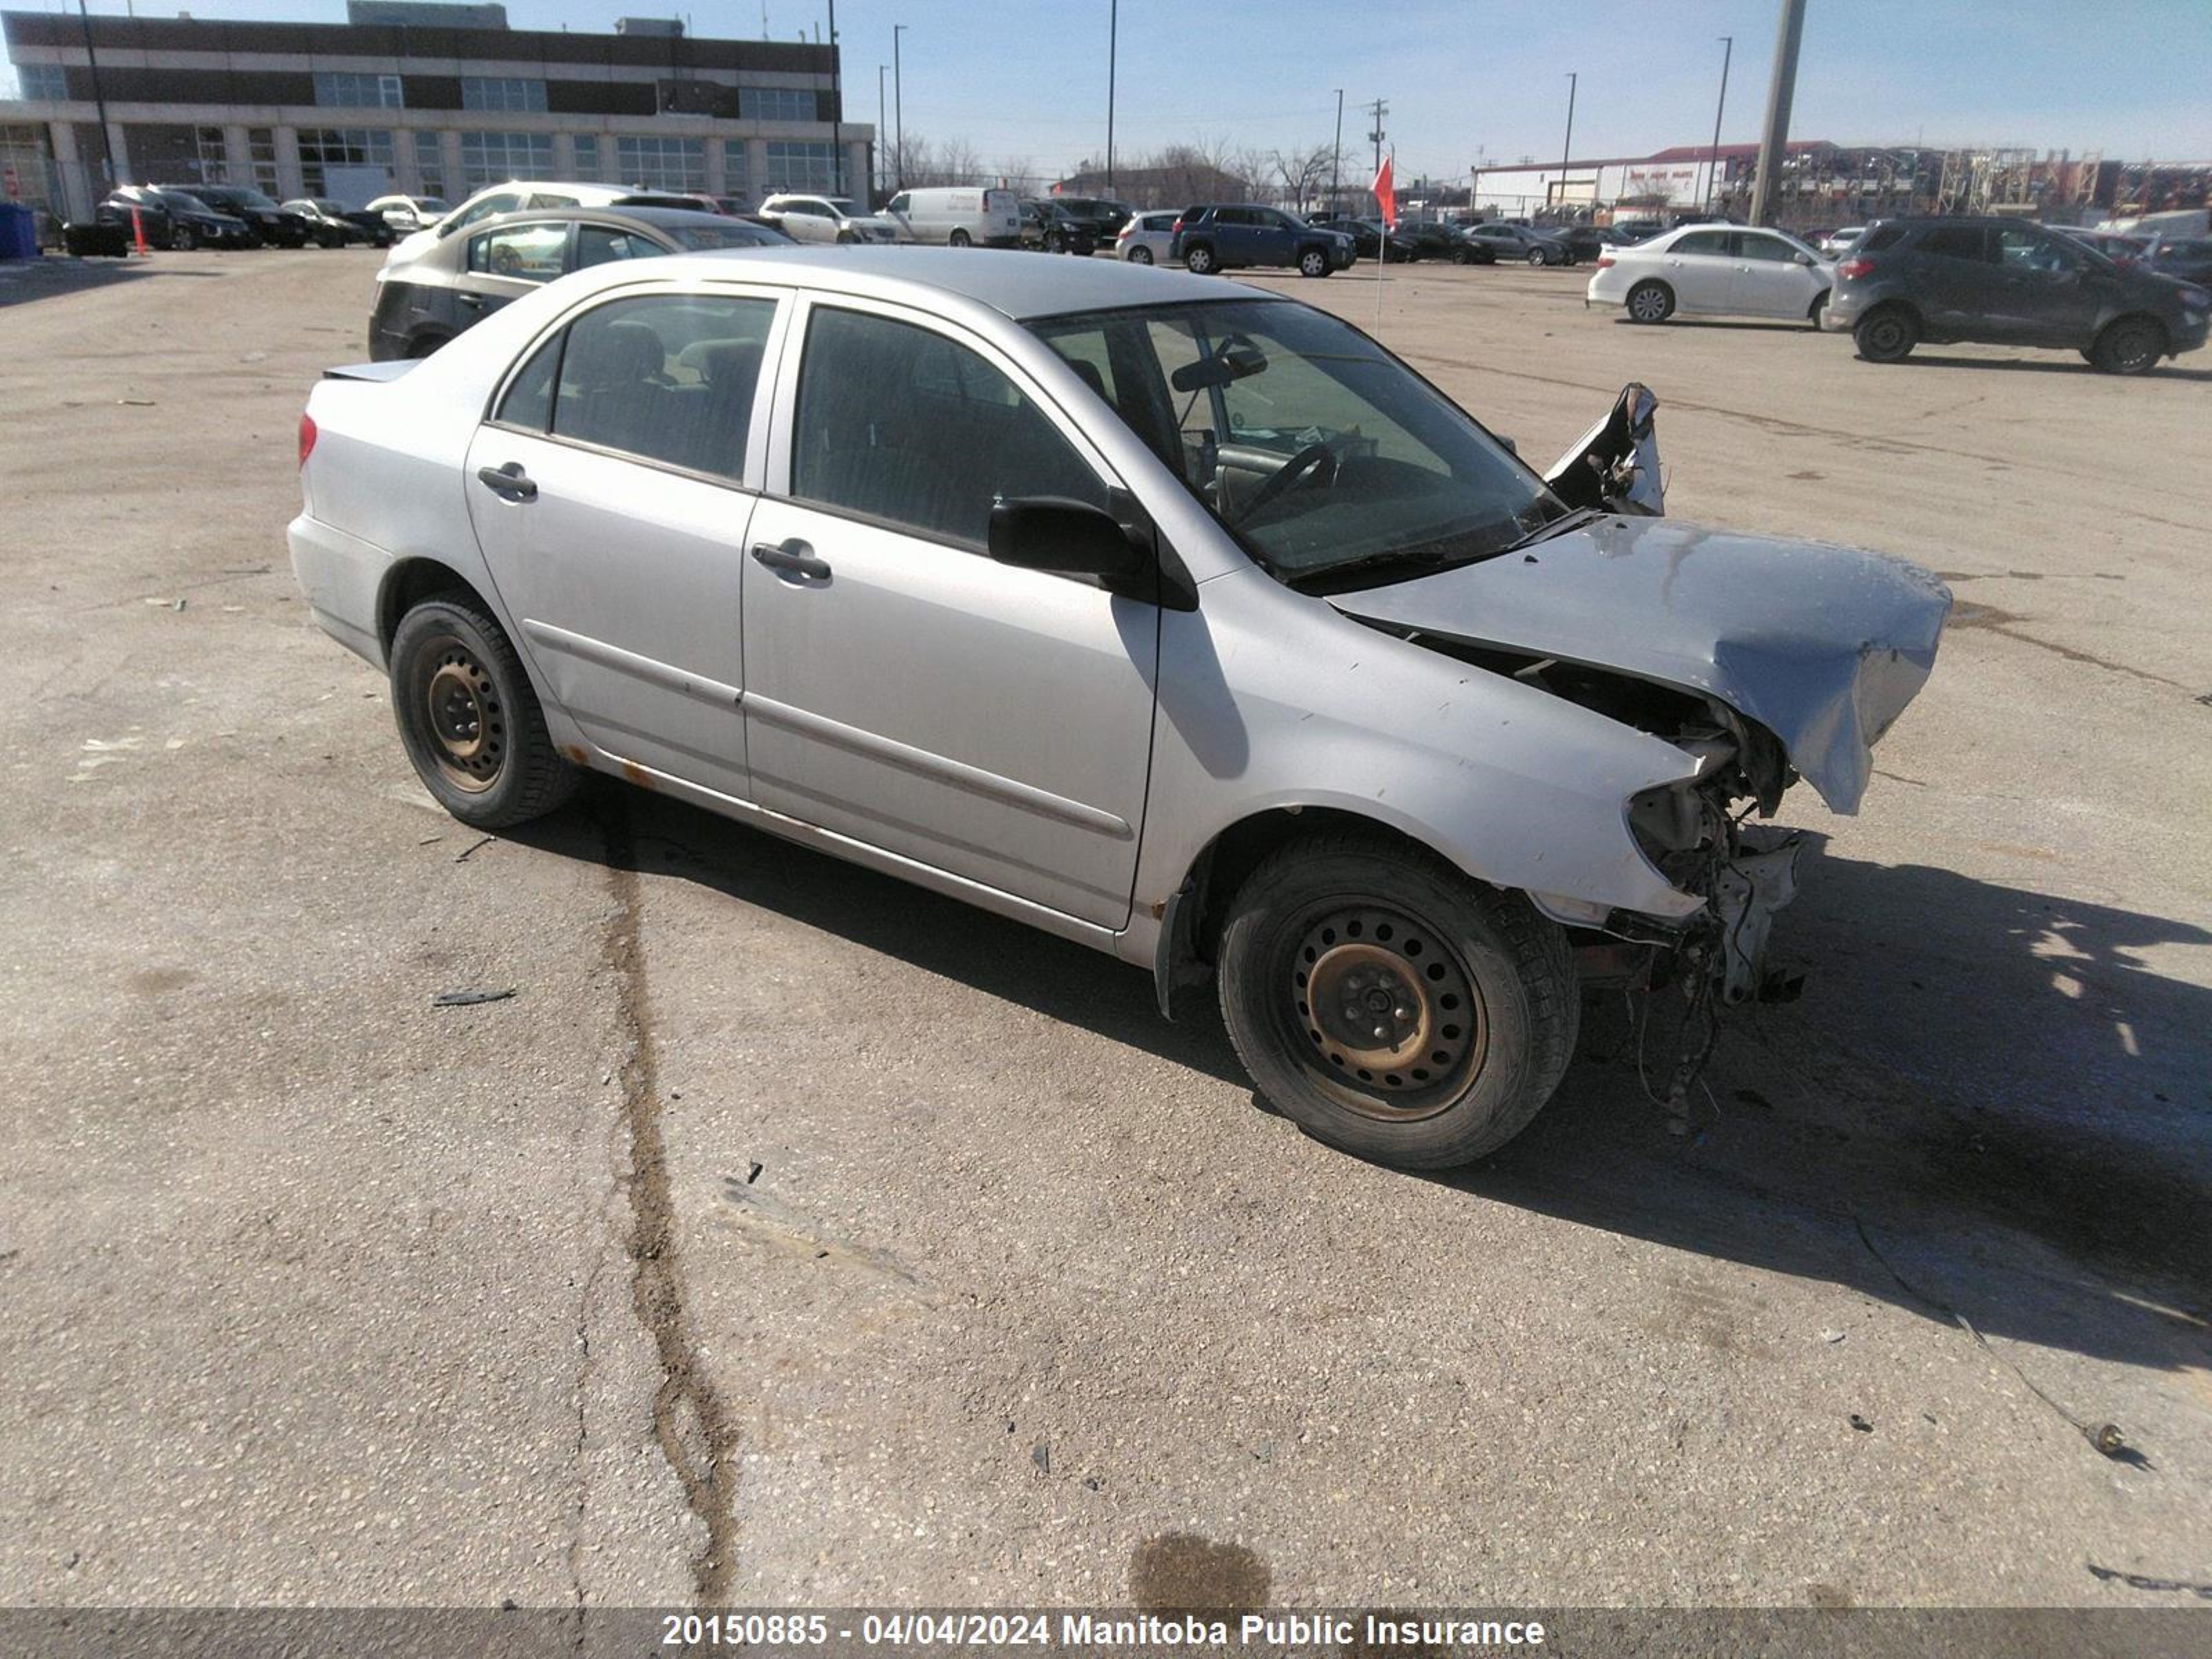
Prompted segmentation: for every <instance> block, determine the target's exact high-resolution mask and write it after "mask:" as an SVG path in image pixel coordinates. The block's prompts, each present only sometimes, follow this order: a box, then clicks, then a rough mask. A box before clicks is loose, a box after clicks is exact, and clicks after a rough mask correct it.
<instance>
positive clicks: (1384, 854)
mask: <svg viewBox="0 0 2212 1659" xmlns="http://www.w3.org/2000/svg"><path fill="white" fill-rule="evenodd" d="M1220 963H1221V967H1220V975H1221V1006H1222V1013H1223V1017H1224V1018H1225V1021H1226V1023H1227V1024H1228V1027H1229V1035H1230V1038H1231V1042H1234V1043H1235V1045H1236V1048H1237V1054H1238V1056H1239V1057H1240V1058H1241V1059H1242V1060H1243V1062H1244V1066H1245V1068H1246V1069H1247V1070H1248V1071H1249V1072H1250V1073H1251V1074H1252V1077H1253V1079H1254V1081H1255V1082H1256V1083H1257V1084H1258V1085H1259V1086H1260V1090H1261V1093H1262V1094H1264V1095H1265V1096H1266V1097H1267V1099H1268V1100H1270V1101H1271V1102H1273V1103H1274V1104H1275V1105H1276V1106H1278V1107H1279V1108H1280V1109H1282V1111H1283V1112H1284V1114H1285V1115H1286V1116H1288V1117H1289V1118H1291V1121H1294V1122H1296V1123H1297V1125H1298V1127H1300V1128H1302V1129H1304V1131H1305V1132H1306V1133H1309V1134H1310V1135H1312V1136H1313V1137H1314V1138H1315V1139H1318V1140H1322V1141H1325V1142H1327V1143H1328V1145H1330V1146H1336V1147H1339V1148H1341V1149H1342V1150H1343V1151H1346V1152H1351V1153H1352V1154H1354V1155H1355V1156H1358V1157H1360V1158H1370V1159H1372V1160H1374V1161H1375V1162H1376V1163H1378V1164H1390V1165H1393V1166H1395V1167H1396V1168H1399V1169H1406V1170H1433V1169H1445V1168H1449V1167H1451V1166H1453V1165H1455V1164H1467V1163H1470V1162H1472V1161H1473V1160H1474V1159H1476V1158H1480V1157H1482V1156H1484V1155H1485V1154H1486V1153H1488V1152H1494V1151H1495V1150H1497V1148H1498V1147H1499V1146H1504V1144H1505V1143H1506V1142H1507V1141H1508V1140H1510V1139H1512V1138H1513V1137H1514V1136H1515V1135H1516V1134H1518V1133H1520V1132H1521V1131H1522V1129H1523V1128H1524V1127H1527V1125H1528V1121H1529V1120H1530V1119H1531V1118H1533V1117H1534V1115H1536V1113H1537V1111H1538V1109H1540V1108H1541V1107H1542V1106H1543V1104H1544V1103H1545V1102H1546V1101H1547V1100H1548V1099H1550V1098H1551V1097H1552V1093H1553V1090H1554V1089H1556V1088H1557V1087H1558V1086H1559V1079H1560V1077H1561V1076H1562V1075H1563V1074H1564V1073H1565V1070H1566V1066H1567V1061H1568V1060H1569V1058H1570V1057H1571V1054H1572V1053H1573V1049H1574V1042H1575V1032H1576V1029H1577V1024H1578V1023H1579V1020H1580V1018H1581V1005H1580V1002H1579V1000H1578V996H1577V985H1576V981H1575V976H1574V971H1573V964H1572V960H1571V957H1570V955H1569V952H1568V949H1567V943H1566V936H1565V934H1564V933H1562V932H1561V931H1560V930H1559V927H1557V926H1556V925H1555V924H1554V923H1553V922H1551V921H1547V920H1546V919H1545V918H1544V917H1542V916H1541V915H1538V914H1537V912H1536V911H1535V909H1534V908H1533V907H1532V906H1531V905H1530V904H1529V903H1528V901H1527V900H1526V899H1523V898H1522V897H1520V896H1518V895H1516V894H1510V893H1503V892H1499V891H1498V890H1495V889H1492V888H1487V887H1484V886H1481V885H1480V884H1477V883H1474V882H1472V881H1469V880H1468V878H1465V877H1464V876H1462V875H1461V874H1460V873H1459V872H1456V871H1455V870H1453V869H1452V868H1451V867H1450V866H1448V865H1446V864H1444V863H1443V861H1442V860H1438V859H1437V858H1435V857H1433V856H1432V855H1431V854H1427V853H1425V852H1424V851H1422V850H1421V849H1419V848H1414V847H1411V846H1409V845H1407V844H1405V843H1402V842H1393V841H1390V840H1388V839H1385V838H1383V837H1381V836H1369V835H1364V834H1358V833H1351V834H1325V835H1319V836H1312V837H1310V838H1307V839H1304V840H1301V841H1297V842H1292V843H1291V844H1290V845H1288V846H1286V847H1285V848H1281V849H1280V850H1279V851H1278V852H1276V853H1275V854H1273V855H1272V856H1271V857H1269V858H1268V859H1267V860H1265V861H1263V862H1262V863H1261V866H1259V868H1258V869H1256V870H1255V871H1254V872H1252V874H1251V876H1250V877H1249V878H1248V879H1247V880H1246V882H1245V883H1244V885H1243V889H1242V890H1240V891H1239V892H1238V893H1237V898H1236V901H1235V909H1234V912H1233V914H1232V915H1231V918H1230V921H1229V925H1228V927H1227V928H1226V930H1225V932H1224V933H1223V935H1222V939H1221V950H1220Z"/></svg>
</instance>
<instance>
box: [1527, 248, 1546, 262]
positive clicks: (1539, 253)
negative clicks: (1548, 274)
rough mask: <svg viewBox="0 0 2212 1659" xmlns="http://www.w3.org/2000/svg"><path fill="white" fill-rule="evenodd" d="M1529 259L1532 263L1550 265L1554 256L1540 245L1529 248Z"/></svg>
mask: <svg viewBox="0 0 2212 1659" xmlns="http://www.w3.org/2000/svg"><path fill="white" fill-rule="evenodd" d="M1528 263H1529V264H1532V265H1548V264H1551V263H1552V256H1551V255H1550V254H1548V253H1547V252H1544V250H1543V249H1541V248H1540V247H1532V248H1530V249H1529V250H1528Z"/></svg>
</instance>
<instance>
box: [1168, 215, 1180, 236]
mask: <svg viewBox="0 0 2212 1659" xmlns="http://www.w3.org/2000/svg"><path fill="white" fill-rule="evenodd" d="M1181 229H1182V215H1181V214H1177V215H1176V222H1174V223H1173V224H1171V225H1170V226H1169V227H1168V234H1169V235H1170V236H1172V235H1174V234H1176V232H1177V231H1179V230H1181Z"/></svg>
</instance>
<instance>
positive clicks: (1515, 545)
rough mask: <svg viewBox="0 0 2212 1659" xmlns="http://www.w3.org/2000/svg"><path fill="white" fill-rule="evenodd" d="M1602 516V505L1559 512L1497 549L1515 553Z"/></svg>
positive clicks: (1502, 551)
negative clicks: (1552, 518) (1547, 522)
mask: <svg viewBox="0 0 2212 1659" xmlns="http://www.w3.org/2000/svg"><path fill="white" fill-rule="evenodd" d="M1604 516H1605V510H1604V509H1603V508H1602V507H1575V508H1572V509H1571V510H1570V511H1568V512H1566V513H1561V514H1560V515H1559V517H1558V518H1556V519H1554V520H1552V521H1551V522H1550V523H1549V524H1540V525H1538V526H1536V527H1535V528H1534V530H1532V531H1530V532H1528V534H1527V535H1525V536H1523V537H1522V538H1521V539H1520V540H1519V541H1517V542H1510V543H1508V544H1506V545H1505V546H1504V547H1501V548H1499V549H1498V551H1499V552H1501V553H1517V552H1519V551H1520V550H1522V548H1524V547H1532V546H1534V544H1536V543H1538V542H1547V541H1549V540H1551V538H1553V537H1554V536H1563V535H1565V533H1566V532H1568V531H1570V530H1575V529H1578V528H1580V527H1581V526H1583V525H1586V524H1588V523H1589V521H1590V520H1592V519H1599V518H1603V517H1604Z"/></svg>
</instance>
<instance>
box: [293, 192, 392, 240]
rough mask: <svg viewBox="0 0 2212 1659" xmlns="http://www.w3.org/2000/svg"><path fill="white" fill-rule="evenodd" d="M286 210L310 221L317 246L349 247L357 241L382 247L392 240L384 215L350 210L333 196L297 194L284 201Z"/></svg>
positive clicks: (311, 232) (309, 236)
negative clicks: (382, 216)
mask: <svg viewBox="0 0 2212 1659" xmlns="http://www.w3.org/2000/svg"><path fill="white" fill-rule="evenodd" d="M284 211H285V212H287V213H289V214H292V215H295V216H297V217H298V218H300V219H302V220H304V221H305V222H307V234H308V238H309V240H312V241H313V243H314V244H315V246H318V247H346V246H350V245H351V244H353V243H355V242H367V243H369V244H371V245H372V246H377V247H382V246H385V245H386V243H388V242H389V241H390V240H392V231H391V228H390V227H389V226H387V225H386V223H385V222H384V221H383V219H382V218H381V217H380V216H377V215H375V214H371V213H354V212H349V211H348V210H347V209H346V206H345V204H343V203H342V202H340V201H338V200H337V199H336V198H335V197H328V196H325V197H313V196H295V197H293V198H292V199H291V200H290V201H289V202H287V203H285V204H284ZM372 226H374V228H373V229H372V228H371V227H372Z"/></svg>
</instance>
